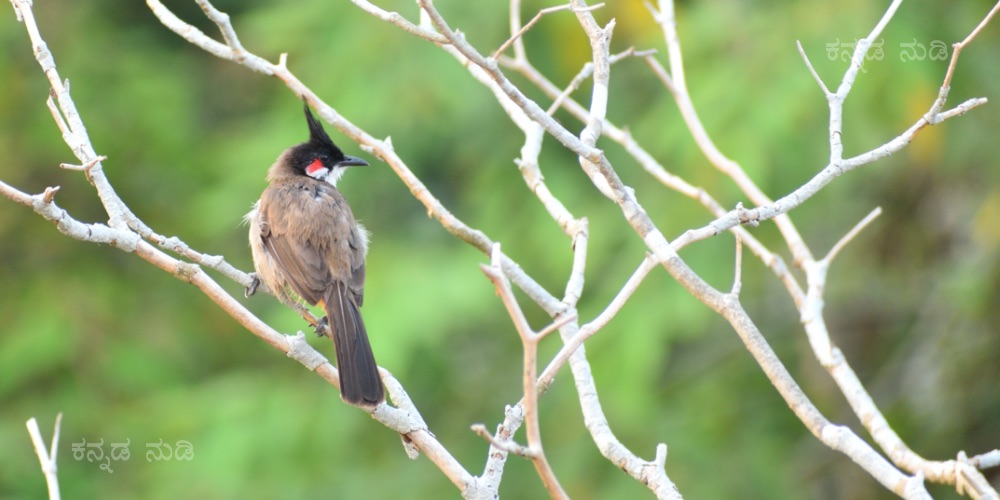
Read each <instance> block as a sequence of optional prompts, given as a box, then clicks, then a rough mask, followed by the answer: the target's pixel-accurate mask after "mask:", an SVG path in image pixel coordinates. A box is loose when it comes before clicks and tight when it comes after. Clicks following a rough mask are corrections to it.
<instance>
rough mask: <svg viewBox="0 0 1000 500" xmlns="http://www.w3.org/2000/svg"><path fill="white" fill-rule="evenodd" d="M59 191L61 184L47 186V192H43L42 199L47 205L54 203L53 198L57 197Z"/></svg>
mask: <svg viewBox="0 0 1000 500" xmlns="http://www.w3.org/2000/svg"><path fill="white" fill-rule="evenodd" d="M58 192H59V186H52V187H47V188H45V192H44V193H42V201H44V202H45V204H46V205H48V204H49V203H52V200H53V199H55V197H56V193H58Z"/></svg>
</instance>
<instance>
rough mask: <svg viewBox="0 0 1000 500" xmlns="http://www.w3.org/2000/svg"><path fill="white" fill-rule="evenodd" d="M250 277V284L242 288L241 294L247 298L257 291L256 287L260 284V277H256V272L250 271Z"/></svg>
mask: <svg viewBox="0 0 1000 500" xmlns="http://www.w3.org/2000/svg"><path fill="white" fill-rule="evenodd" d="M250 278H251V279H252V280H253V281H251V282H250V286H248V287H246V288H244V289H243V296H244V297H246V298H248V299H249V298H250V296H252V295H253V294H255V293H257V287H259V286H260V278H259V277H257V273H250Z"/></svg>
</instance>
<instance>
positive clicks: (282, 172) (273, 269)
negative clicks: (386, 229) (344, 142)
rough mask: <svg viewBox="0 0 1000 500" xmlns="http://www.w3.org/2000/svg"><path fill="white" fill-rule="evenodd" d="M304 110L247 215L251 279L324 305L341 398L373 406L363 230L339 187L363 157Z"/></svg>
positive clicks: (375, 389) (378, 388)
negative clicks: (300, 126)
mask: <svg viewBox="0 0 1000 500" xmlns="http://www.w3.org/2000/svg"><path fill="white" fill-rule="evenodd" d="M304 110H305V116H306V123H307V125H308V127H309V140H308V141H306V142H303V143H301V144H297V145H295V146H292V147H290V148H288V149H286V150H285V151H284V152H282V153H281V154H280V155H279V156H278V159H277V160H275V162H274V164H273V165H271V167H270V169H269V170H268V172H267V181H268V186H267V188H265V189H264V192H263V193H262V194H261V196H260V199H259V200H258V201H257V202H256V203H255V204H254V206H253V209H252V210H251V211H250V213H248V214H247V215H246V217H245V219H246V221H247V222H249V226H250V249H251V253H252V255H253V262H254V268H255V270H256V279H257V280H259V281H260V282H263V283H264V284H266V285H267V287H268V288H269V289H271V291H272V292H274V293H275V294H276V295H277V296H278V297H279V298H280V299H286V300H291V301H296V300H302V301H305V302H307V303H308V304H309V305H312V306H315V305H318V306H319V307H320V308H322V309H323V311H324V312H325V313H326V317H324V318H323V320H321V321H320V326H318V327H317V332H321V331H322V329H323V325H324V324H326V325H328V326H329V328H330V332H331V334H332V337H333V344H334V350H335V351H336V359H337V369H338V371H339V372H340V395H341V399H343V400H344V401H346V402H347V403H350V404H352V405H355V406H360V407H367V408H374V407H376V406H378V405H380V404H381V403H382V402H384V401H385V393H384V390H383V387H382V380H381V378H380V377H379V372H378V365H377V364H376V362H375V356H374V355H373V354H372V348H371V344H370V343H369V341H368V332H367V331H366V329H365V324H364V321H363V320H362V319H361V311H360V308H361V305H362V303H363V302H364V292H365V256H366V255H367V253H368V239H369V233H368V230H367V229H365V227H364V226H362V225H361V224H359V223H358V222H357V221H356V220H355V219H354V214H353V213H352V212H351V207H350V206H349V205H348V204H347V200H345V199H344V196H343V194H341V192H340V191H339V190H338V189H337V181H338V180H340V177H341V176H342V175H343V174H344V172H345V171H346V170H347V169H348V167H355V166H367V165H368V162H366V161H365V160H363V159H361V158H358V157H355V156H350V155H345V154H344V153H343V152H342V151H341V150H340V148H338V147H337V146H336V145H335V144H334V143H333V140H331V139H330V136H329V135H327V133H326V131H325V130H323V126H322V125H321V124H320V123H319V122H318V121H317V120H316V118H315V117H314V116H313V114H312V112H311V111H310V110H309V105H308V103H306V104H305V106H304ZM255 284H256V282H255ZM253 288H256V287H255V286H253V285H252V286H251V289H248V295H251V294H252V293H253Z"/></svg>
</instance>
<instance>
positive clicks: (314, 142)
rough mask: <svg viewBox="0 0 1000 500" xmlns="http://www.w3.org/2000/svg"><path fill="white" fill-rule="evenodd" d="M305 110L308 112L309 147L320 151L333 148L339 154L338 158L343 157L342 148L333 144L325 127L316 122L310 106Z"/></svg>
mask: <svg viewBox="0 0 1000 500" xmlns="http://www.w3.org/2000/svg"><path fill="white" fill-rule="evenodd" d="M304 109H305V112H306V123H308V124H309V145H310V146H313V147H315V148H318V149H324V148H331V149H333V150H334V151H336V152H337V156H343V153H341V151H340V148H338V147H337V145H336V144H334V143H333V140H332V139H330V136H329V135H327V134H326V131H325V130H323V125H321V124H320V123H319V121H318V120H316V117H314V116H313V114H312V111H310V110H309V105H308V104H306V105H305V106H304Z"/></svg>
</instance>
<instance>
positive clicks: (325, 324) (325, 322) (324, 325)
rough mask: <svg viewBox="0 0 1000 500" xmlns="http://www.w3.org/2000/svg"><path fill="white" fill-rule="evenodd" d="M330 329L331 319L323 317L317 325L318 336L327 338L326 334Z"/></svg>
mask: <svg viewBox="0 0 1000 500" xmlns="http://www.w3.org/2000/svg"><path fill="white" fill-rule="evenodd" d="M329 329H330V318H328V317H326V316H323V317H322V318H320V320H319V323H316V336H317V337H325V336H326V332H327V331H328V330H329Z"/></svg>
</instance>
